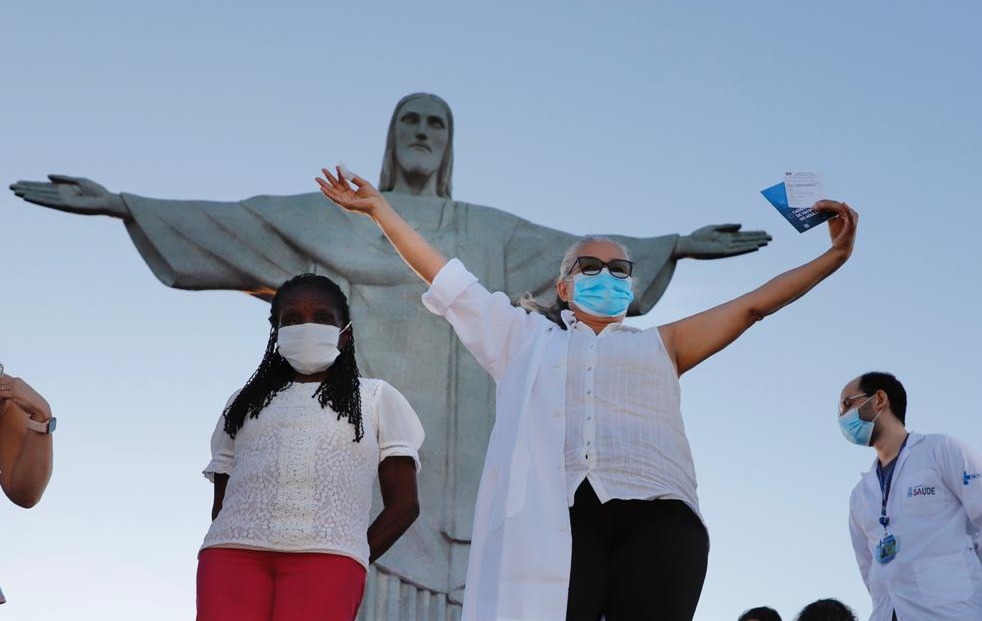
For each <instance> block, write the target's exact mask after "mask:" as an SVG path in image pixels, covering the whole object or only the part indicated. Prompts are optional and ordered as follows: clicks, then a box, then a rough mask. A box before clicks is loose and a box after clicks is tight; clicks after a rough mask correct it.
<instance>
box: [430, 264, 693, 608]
mask: <svg viewBox="0 0 982 621" xmlns="http://www.w3.org/2000/svg"><path fill="white" fill-rule="evenodd" d="M423 304H424V305H425V306H426V308H428V309H429V310H430V311H432V312H433V313H436V314H438V315H440V316H442V317H444V318H446V319H447V321H449V322H450V324H451V325H452V326H453V328H454V331H455V332H456V333H457V336H458V338H460V340H461V342H462V343H463V344H464V346H465V347H467V349H468V351H470V352H471V354H473V355H474V357H475V359H476V360H477V361H478V363H479V364H480V365H481V366H482V367H483V368H484V369H485V370H486V371H487V372H488V373H489V374H490V375H491V377H492V378H494V380H495V383H496V386H497V390H496V393H495V414H496V416H495V423H494V429H493V430H492V432H491V438H490V441H489V442H488V451H487V456H486V458H485V462H484V470H483V473H482V475H481V484H480V487H479V489H478V493H477V503H476V505H475V508H474V529H473V540H472V542H471V550H470V559H469V561H468V567H467V586H466V591H465V594H464V610H463V613H462V616H461V620H462V621H500V620H502V619H508V620H509V621H519V620H522V621H545V620H550V621H551V620H554V621H562V619H565V618H566V597H567V593H568V589H569V569H570V556H571V550H572V539H571V537H570V526H569V509H568V507H569V500H568V493H567V492H568V486H569V485H570V481H569V480H567V460H566V455H565V450H566V446H567V445H566V442H565V440H564V438H565V436H566V433H567V420H566V417H567V415H568V404H567V387H568V385H570V384H569V381H570V380H569V373H570V371H569V369H568V367H571V366H574V365H577V364H579V365H581V366H582V369H581V371H582V372H583V373H590V371H587V370H586V367H588V366H591V364H590V363H589V362H586V363H584V361H583V360H573V359H572V357H571V355H570V351H571V349H572V350H573V351H575V350H576V346H574V345H572V341H571V338H572V337H571V334H572V331H569V330H563V329H561V328H560V327H559V326H557V325H556V324H554V323H552V322H551V321H549V320H548V319H546V318H545V317H544V316H542V315H540V314H538V313H527V312H525V311H524V310H522V309H520V308H516V307H514V306H513V305H512V304H511V301H510V300H509V299H508V296H506V295H505V294H503V293H500V292H499V293H490V292H489V291H488V290H487V289H485V288H484V287H483V286H482V285H481V284H480V283H479V282H478V281H477V278H475V277H474V275H473V274H471V273H470V272H468V271H467V270H466V269H465V268H464V266H463V264H461V263H460V261H458V260H457V259H452V260H451V261H449V262H448V263H447V264H446V265H445V266H444V267H443V268H442V269H441V270H440V272H439V273H438V274H437V275H436V277H435V278H434V279H433V283H432V284H431V286H430V288H429V290H428V291H427V292H426V293H425V294H424V295H423ZM613 334H617V336H618V340H620V338H621V337H623V338H624V339H631V340H633V341H632V342H634V343H635V344H636V349H635V351H636V352H638V356H637V360H635V361H634V362H630V363H629V364H627V365H625V364H622V363H615V364H616V369H612V373H611V374H610V375H609V377H608V379H607V380H601V381H602V382H603V383H605V384H608V385H605V386H604V387H603V388H602V389H600V387H599V386H598V385H597V384H596V383H594V384H593V386H594V387H596V388H597V391H598V392H597V395H598V399H597V400H596V401H595V402H594V406H596V407H595V409H594V411H595V414H587V413H586V412H587V410H588V407H587V406H586V405H584V406H583V408H582V410H581V414H582V417H581V423H580V424H579V426H577V423H575V422H574V423H573V425H574V434H575V433H579V434H580V437H579V439H578V440H575V442H579V443H580V445H582V446H585V445H586V442H591V443H593V442H594V440H593V439H591V438H594V437H595V438H596V442H600V446H599V449H598V451H597V452H596V453H595V456H596V459H597V461H598V462H599V463H600V464H603V463H604V461H605V460H606V459H607V457H609V456H612V455H615V453H612V452H608V451H615V452H616V450H617V449H616V442H615V441H614V437H615V436H616V435H617V434H618V433H619V432H617V431H613V430H616V429H617V428H618V427H622V430H624V429H626V427H625V426H624V425H626V424H627V423H626V422H625V423H624V425H620V424H614V425H612V426H609V427H608V426H607V425H606V424H604V425H598V426H596V428H595V430H594V431H593V432H592V435H590V434H591V432H589V431H584V425H585V423H584V422H583V421H586V417H587V416H595V417H599V416H602V415H603V416H606V414H602V412H605V411H606V405H605V404H601V403H600V399H601V398H608V397H609V396H610V395H613V394H621V397H619V398H618V399H617V401H618V402H621V401H633V402H635V403H636V404H637V405H638V406H640V405H641V403H643V402H642V401H640V400H639V398H638V396H637V395H636V393H631V392H629V391H623V392H622V391H619V389H617V388H616V383H615V384H610V382H614V381H616V380H615V379H614V378H615V377H626V376H624V375H623V372H625V371H626V372H627V373H628V374H630V375H632V376H633V377H634V380H635V381H636V380H637V379H638V378H639V377H640V376H641V374H642V371H643V368H644V365H649V362H650V360H656V361H657V362H653V363H651V364H650V365H649V366H648V367H647V368H648V370H651V371H653V372H656V373H657V375H658V377H647V378H644V379H645V382H647V383H652V384H653V388H651V390H652V391H656V392H662V393H664V394H665V395H666V399H665V400H664V401H661V402H657V403H656V404H655V408H656V410H659V409H660V412H659V413H656V414H655V416H656V417H662V418H666V419H671V418H673V417H675V416H677V415H678V413H677V412H674V410H672V409H671V408H672V407H675V406H674V405H673V404H677V376H676V374H675V369H674V366H673V365H672V364H671V362H670V361H669V362H668V363H667V364H668V366H665V364H664V362H663V361H661V359H660V358H659V357H660V356H665V358H666V359H667V355H665V354H664V353H663V348H660V345H659V344H660V339H659V338H658V337H657V330H656V329H653V330H647V331H637V330H623V331H621V330H616V331H614V332H612V335H613ZM584 336H587V335H584ZM605 338H606V337H605ZM649 350H650V353H651V358H650V360H649V358H648V357H647V356H646V355H645V352H646V351H649ZM608 353H612V352H608ZM604 359H606V358H604ZM601 362H602V360H601V359H599V358H598V363H601ZM635 362H641V363H643V364H642V365H641V366H638V365H636V364H635ZM632 364H635V366H634V367H632V366H631V365H632ZM618 370H619V371H620V372H621V373H620V374H619V373H618V372H617V371H618ZM577 373H578V372H577ZM665 374H667V376H666V375H665ZM577 381H578V380H573V384H572V385H573V386H574V387H573V389H572V390H573V391H574V392H576V391H580V392H582V393H583V394H584V395H585V393H586V392H587V391H588V390H590V391H592V390H594V388H588V387H586V383H585V380H584V383H583V384H582V385H581V386H580V388H579V389H577V388H576V387H575V386H576V382H577ZM632 395H633V396H632ZM585 403H586V402H585V401H584V404H585ZM574 407H577V406H574ZM620 414H623V412H620V411H618V412H617V413H616V415H620ZM625 419H627V417H625ZM644 427H645V428H646V429H654V428H655V427H657V424H655V422H654V421H647V422H645V423H644ZM608 429H610V430H612V431H611V433H610V437H609V438H607V435H608V431H607V430H608ZM659 433H663V434H666V435H668V436H672V435H673V434H676V433H681V426H680V425H679V426H678V427H677V428H676V429H661V428H659ZM584 434H586V436H584ZM602 436H603V437H605V440H603V442H601V440H600V438H601V437H602ZM584 437H586V439H584ZM683 438H684V436H683ZM608 439H609V440H611V442H610V443H609V445H608V443H607V441H608ZM572 446H577V444H573V445H572ZM685 447H686V449H685V451H684V452H680V453H678V454H675V455H673V454H672V453H671V451H672V449H671V448H665V447H661V448H660V449H659V450H662V451H663V454H665V455H669V456H670V457H672V458H673V459H680V460H681V462H686V461H688V462H689V467H691V458H690V457H689V456H688V445H687V443H686V444H685ZM676 448H678V445H676ZM583 455H584V457H585V456H586V455H587V453H586V452H584V453H583ZM576 459H577V458H575V457H574V459H573V461H574V462H575V461H576ZM609 463H611V464H613V463H615V462H613V461H612V462H609ZM623 463H625V464H629V467H631V468H634V467H637V466H636V465H637V464H642V463H649V462H647V461H642V459H641V458H636V457H628V458H627V461H625V462H623ZM654 466H655V470H653V471H652V472H639V473H628V472H625V473H624V475H625V477H624V478H629V477H630V476H635V475H636V476H637V477H638V478H640V479H641V480H644V481H645V483H644V484H643V487H644V490H643V491H641V492H640V493H642V494H646V496H645V497H649V496H650V495H654V496H670V497H675V496H674V494H677V495H678V497H681V498H682V499H683V500H686V501H687V502H689V503H690V506H692V508H693V510H697V506H696V498H695V478H694V476H693V477H692V478H691V488H689V487H687V485H688V484H689V481H688V480H687V476H683V477H680V478H679V479H678V480H679V481H682V483H680V484H678V485H674V484H672V483H671V478H672V477H673V476H674V475H672V474H664V475H661V474H656V473H659V472H665V473H671V468H667V469H666V468H665V467H663V466H661V465H658V464H654ZM574 467H575V466H574ZM682 470H683V471H685V468H683V469H682ZM598 472H602V470H599V471H598ZM610 474H613V473H612V472H611V473H610ZM600 476H601V477H602V478H601V479H598V480H600V481H603V482H607V481H608V480H609V481H611V485H614V486H616V485H615V484H614V483H613V482H614V481H616V480H618V476H616V475H615V476H606V474H601V475H600ZM651 482H656V483H657V486H656V485H650V483H651ZM650 490H654V491H653V492H650ZM649 492H650V493H649Z"/></svg>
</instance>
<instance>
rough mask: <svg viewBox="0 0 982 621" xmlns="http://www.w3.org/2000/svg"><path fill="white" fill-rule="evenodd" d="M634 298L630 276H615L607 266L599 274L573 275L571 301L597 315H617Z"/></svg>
mask: <svg viewBox="0 0 982 621" xmlns="http://www.w3.org/2000/svg"><path fill="white" fill-rule="evenodd" d="M633 299H634V291H632V290H631V279H630V278H615V277H614V276H611V275H610V272H609V271H608V270H607V268H606V267H605V268H603V269H602V270H600V273H599V274H595V275H593V276H587V275H586V274H577V275H575V276H573V303H575V304H576V306H577V307H579V308H581V309H583V310H584V311H586V312H588V313H590V314H591V315H596V316H598V317H619V316H621V315H624V314H625V313H627V307H628V306H629V305H630V304H631V300H633Z"/></svg>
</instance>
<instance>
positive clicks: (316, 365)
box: [276, 323, 351, 375]
mask: <svg viewBox="0 0 982 621" xmlns="http://www.w3.org/2000/svg"><path fill="white" fill-rule="evenodd" d="M350 326H351V323H348V325H346V326H345V327H343V328H340V329H339V328H338V327H337V326H331V325H328V324H324V323H301V324H297V325H294V326H283V327H282V328H280V329H279V331H278V333H277V336H276V351H278V352H279V354H280V355H281V356H283V357H284V358H286V361H287V362H289V363H290V366H291V367H293V369H294V370H295V371H296V372H297V373H300V374H302V375H313V374H314V373H320V372H322V371H326V370H327V369H328V368H329V367H330V366H331V365H332V364H334V361H335V360H336V359H337V357H338V356H339V355H340V354H341V351H340V350H339V349H338V342H339V340H340V338H341V333H342V332H344V331H345V330H347V329H348V328H349V327H350Z"/></svg>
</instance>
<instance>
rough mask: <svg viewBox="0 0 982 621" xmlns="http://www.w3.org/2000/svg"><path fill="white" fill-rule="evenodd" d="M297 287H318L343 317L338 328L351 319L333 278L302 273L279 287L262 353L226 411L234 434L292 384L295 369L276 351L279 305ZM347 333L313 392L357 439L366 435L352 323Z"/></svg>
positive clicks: (345, 300) (344, 299)
mask: <svg viewBox="0 0 982 621" xmlns="http://www.w3.org/2000/svg"><path fill="white" fill-rule="evenodd" d="M301 287H310V288H314V289H317V290H318V291H320V292H321V293H323V294H324V295H326V296H327V297H328V299H330V300H331V302H332V303H333V304H334V307H335V310H336V311H338V314H339V315H340V319H341V321H342V325H341V326H338V327H344V325H346V324H348V323H349V322H350V321H351V312H350V310H349V308H348V299H347V298H346V297H345V295H344V293H343V292H342V291H341V288H340V287H338V286H337V285H336V284H335V283H334V281H332V280H331V279H329V278H327V277H325V276H319V275H317V274H301V275H299V276H295V277H293V278H291V279H290V280H288V281H286V282H285V283H283V284H282V285H280V288H279V289H277V290H276V295H274V296H273V301H272V302H271V303H270V307H269V323H270V330H269V341H267V343H266V353H265V355H263V359H262V362H260V363H259V368H258V369H256V372H255V373H253V374H252V377H250V378H249V381H248V382H246V384H245V386H243V388H242V390H241V391H239V394H238V395H236V397H235V399H234V400H232V403H231V404H229V406H228V408H226V410H225V432H226V433H228V435H229V436H231V437H233V438H234V437H235V434H236V433H238V431H239V430H240V429H242V425H244V424H245V420H246V418H247V417H248V418H257V417H258V416H259V413H260V412H262V410H263V408H265V407H266V406H267V405H269V403H270V402H271V401H272V400H273V397H275V396H276V395H277V393H279V392H280V391H282V390H283V389H285V388H287V387H288V386H290V385H292V384H293V377H294V373H295V371H294V370H293V367H291V366H290V363H289V362H287V361H286V359H285V358H284V357H283V356H281V355H280V354H279V352H278V351H276V337H277V334H278V333H279V317H280V306H281V305H282V303H283V299H284V297H285V296H286V295H287V294H289V293H290V292H291V291H293V290H295V289H299V288H301ZM348 331H349V335H348V336H349V338H348V339H347V343H346V344H345V345H344V347H342V348H341V353H340V355H338V357H337V360H335V361H334V364H332V365H331V367H330V368H329V369H328V371H327V378H326V379H325V380H324V381H323V382H321V385H320V386H319V387H318V388H317V391H316V392H315V393H314V396H315V397H316V398H317V400H318V402H319V403H320V405H321V407H322V408H326V407H331V408H333V409H334V411H336V412H337V413H338V420H341V419H342V418H346V419H347V420H348V422H349V423H351V425H352V426H353V427H354V428H355V439H354V441H355V442H359V441H361V439H362V437H363V436H364V435H365V429H364V426H363V425H362V419H361V391H360V390H359V383H358V365H357V364H356V363H355V339H354V332H353V329H352V327H351V326H349V327H348Z"/></svg>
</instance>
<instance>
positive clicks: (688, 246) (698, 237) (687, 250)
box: [672, 224, 771, 260]
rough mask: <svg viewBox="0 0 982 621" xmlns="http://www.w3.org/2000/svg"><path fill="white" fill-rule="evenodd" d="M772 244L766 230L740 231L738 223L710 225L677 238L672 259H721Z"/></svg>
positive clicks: (754, 250)
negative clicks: (768, 243)
mask: <svg viewBox="0 0 982 621" xmlns="http://www.w3.org/2000/svg"><path fill="white" fill-rule="evenodd" d="M769 241H771V236H770V235H768V234H767V232H766V231H741V230H740V225H739V224H711V225H709V226H704V227H702V228H700V229H696V230H695V231H693V233H692V234H691V235H683V236H681V237H679V239H678V243H676V245H675V251H674V252H673V253H672V258H673V259H676V260H678V259H722V258H725V257H735V256H737V255H740V254H746V253H748V252H756V251H757V250H760V249H761V248H763V247H764V246H766V245H767V242H769Z"/></svg>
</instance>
